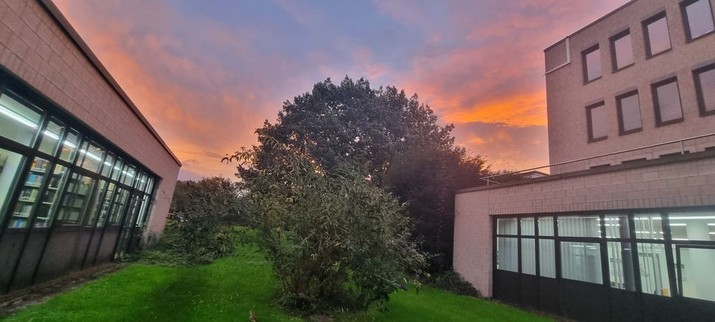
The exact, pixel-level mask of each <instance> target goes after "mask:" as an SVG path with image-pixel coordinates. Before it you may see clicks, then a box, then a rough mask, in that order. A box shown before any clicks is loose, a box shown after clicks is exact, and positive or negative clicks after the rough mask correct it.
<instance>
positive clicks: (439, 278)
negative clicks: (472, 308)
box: [426, 271, 482, 297]
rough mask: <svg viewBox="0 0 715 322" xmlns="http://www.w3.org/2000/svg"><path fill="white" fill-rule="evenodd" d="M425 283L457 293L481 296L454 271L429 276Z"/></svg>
mask: <svg viewBox="0 0 715 322" xmlns="http://www.w3.org/2000/svg"><path fill="white" fill-rule="evenodd" d="M426 282H427V284H428V285H430V286H432V287H435V288H439V289H443V290H445V291H449V292H452V293H455V294H459V295H468V296H475V297H482V295H481V294H480V293H479V291H478V290H477V289H476V288H474V286H472V284H469V282H467V281H465V280H464V279H463V278H462V276H461V275H459V273H457V272H455V271H444V272H442V273H440V274H437V275H434V276H431V277H429V278H427V280H426Z"/></svg>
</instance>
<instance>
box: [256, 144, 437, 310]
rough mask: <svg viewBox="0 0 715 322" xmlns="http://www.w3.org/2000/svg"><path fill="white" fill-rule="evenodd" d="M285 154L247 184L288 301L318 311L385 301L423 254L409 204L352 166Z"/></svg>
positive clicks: (420, 264) (299, 308) (303, 308)
mask: <svg viewBox="0 0 715 322" xmlns="http://www.w3.org/2000/svg"><path fill="white" fill-rule="evenodd" d="M272 148H273V149H285V148H286V147H285V146H283V145H280V144H278V143H275V144H274V146H273V147H272ZM282 155H284V156H289V154H288V153H284V154H282ZM250 157H251V153H250V152H247V153H246V154H245V155H244V156H243V160H246V159H250ZM285 162H287V165H288V167H282V168H276V169H270V170H264V171H260V172H258V175H257V176H255V177H254V178H253V180H252V181H250V185H249V186H247V188H248V190H250V199H251V200H252V201H253V202H254V207H255V209H256V210H257V211H258V212H259V213H260V214H263V217H262V220H261V221H260V225H259V228H260V229H261V232H262V243H263V246H264V248H265V250H266V253H267V256H268V258H269V259H270V260H271V261H272V262H273V267H274V270H275V272H276V275H277V276H278V278H279V279H280V280H281V283H282V285H283V292H284V293H283V297H282V302H283V303H284V305H286V306H287V307H289V308H291V309H296V310H299V311H301V312H306V313H312V312H319V311H329V310H333V309H358V308H360V309H362V308H366V307H368V305H370V304H371V303H375V302H377V303H384V302H385V301H386V300H387V299H388V295H389V294H390V293H391V292H392V291H393V290H395V289H396V288H398V287H400V284H399V283H400V282H401V281H403V280H404V279H402V278H401V277H403V274H404V273H405V272H406V271H408V270H412V271H413V272H415V271H416V270H417V269H419V268H420V267H421V266H422V264H423V262H424V257H423V255H422V254H421V253H419V252H418V251H417V248H416V245H415V244H414V243H413V242H411V241H410V234H411V229H410V222H409V218H408V217H407V216H405V214H404V209H403V208H402V207H401V206H400V204H399V203H398V202H397V200H396V199H395V198H394V197H392V196H391V195H390V194H389V193H387V192H385V191H384V190H382V189H380V188H377V187H375V186H374V185H372V184H370V183H369V182H368V180H367V179H365V178H364V177H363V176H362V175H361V173H360V171H356V170H355V169H354V168H352V167H349V166H346V165H343V166H341V167H336V169H334V171H332V172H330V173H326V172H325V171H323V169H322V168H320V167H319V166H317V164H316V163H315V162H312V160H311V159H309V158H308V157H307V156H306V154H297V155H293V156H291V157H288V158H287V159H286V160H285Z"/></svg>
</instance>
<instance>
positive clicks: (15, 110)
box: [0, 94, 41, 146]
mask: <svg viewBox="0 0 715 322" xmlns="http://www.w3.org/2000/svg"><path fill="white" fill-rule="evenodd" d="M40 117H41V115H40V113H38V112H37V111H35V110H33V109H31V108H29V107H27V106H25V105H23V104H22V103H20V102H18V101H17V100H15V99H13V98H11V97H9V96H8V95H6V94H2V95H0V136H3V137H5V138H8V139H10V140H13V141H15V142H17V143H21V144H24V145H27V146H29V145H30V144H31V143H32V140H33V139H34V137H35V134H36V133H37V129H38V124H40Z"/></svg>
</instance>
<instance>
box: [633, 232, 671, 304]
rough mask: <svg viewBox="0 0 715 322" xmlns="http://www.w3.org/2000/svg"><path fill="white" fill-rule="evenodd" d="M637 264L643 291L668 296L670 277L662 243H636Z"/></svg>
mask: <svg viewBox="0 0 715 322" xmlns="http://www.w3.org/2000/svg"><path fill="white" fill-rule="evenodd" d="M638 265H639V266H640V275H641V291H642V292H643V293H646V294H653V295H661V296H670V293H671V292H670V282H669V281H670V279H669V278H668V266H667V262H666V257H665V246H664V245H663V244H653V243H638Z"/></svg>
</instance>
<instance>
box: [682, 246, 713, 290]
mask: <svg viewBox="0 0 715 322" xmlns="http://www.w3.org/2000/svg"><path fill="white" fill-rule="evenodd" d="M676 258H680V262H679V263H678V264H679V265H676V267H677V268H678V276H679V278H680V280H679V284H680V287H681V289H682V295H683V296H685V297H690V298H696V299H701V300H708V301H715V289H714V288H713V287H715V276H713V274H712V267H713V265H714V264H715V248H714V247H697V246H687V245H684V246H682V247H677V253H676Z"/></svg>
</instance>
